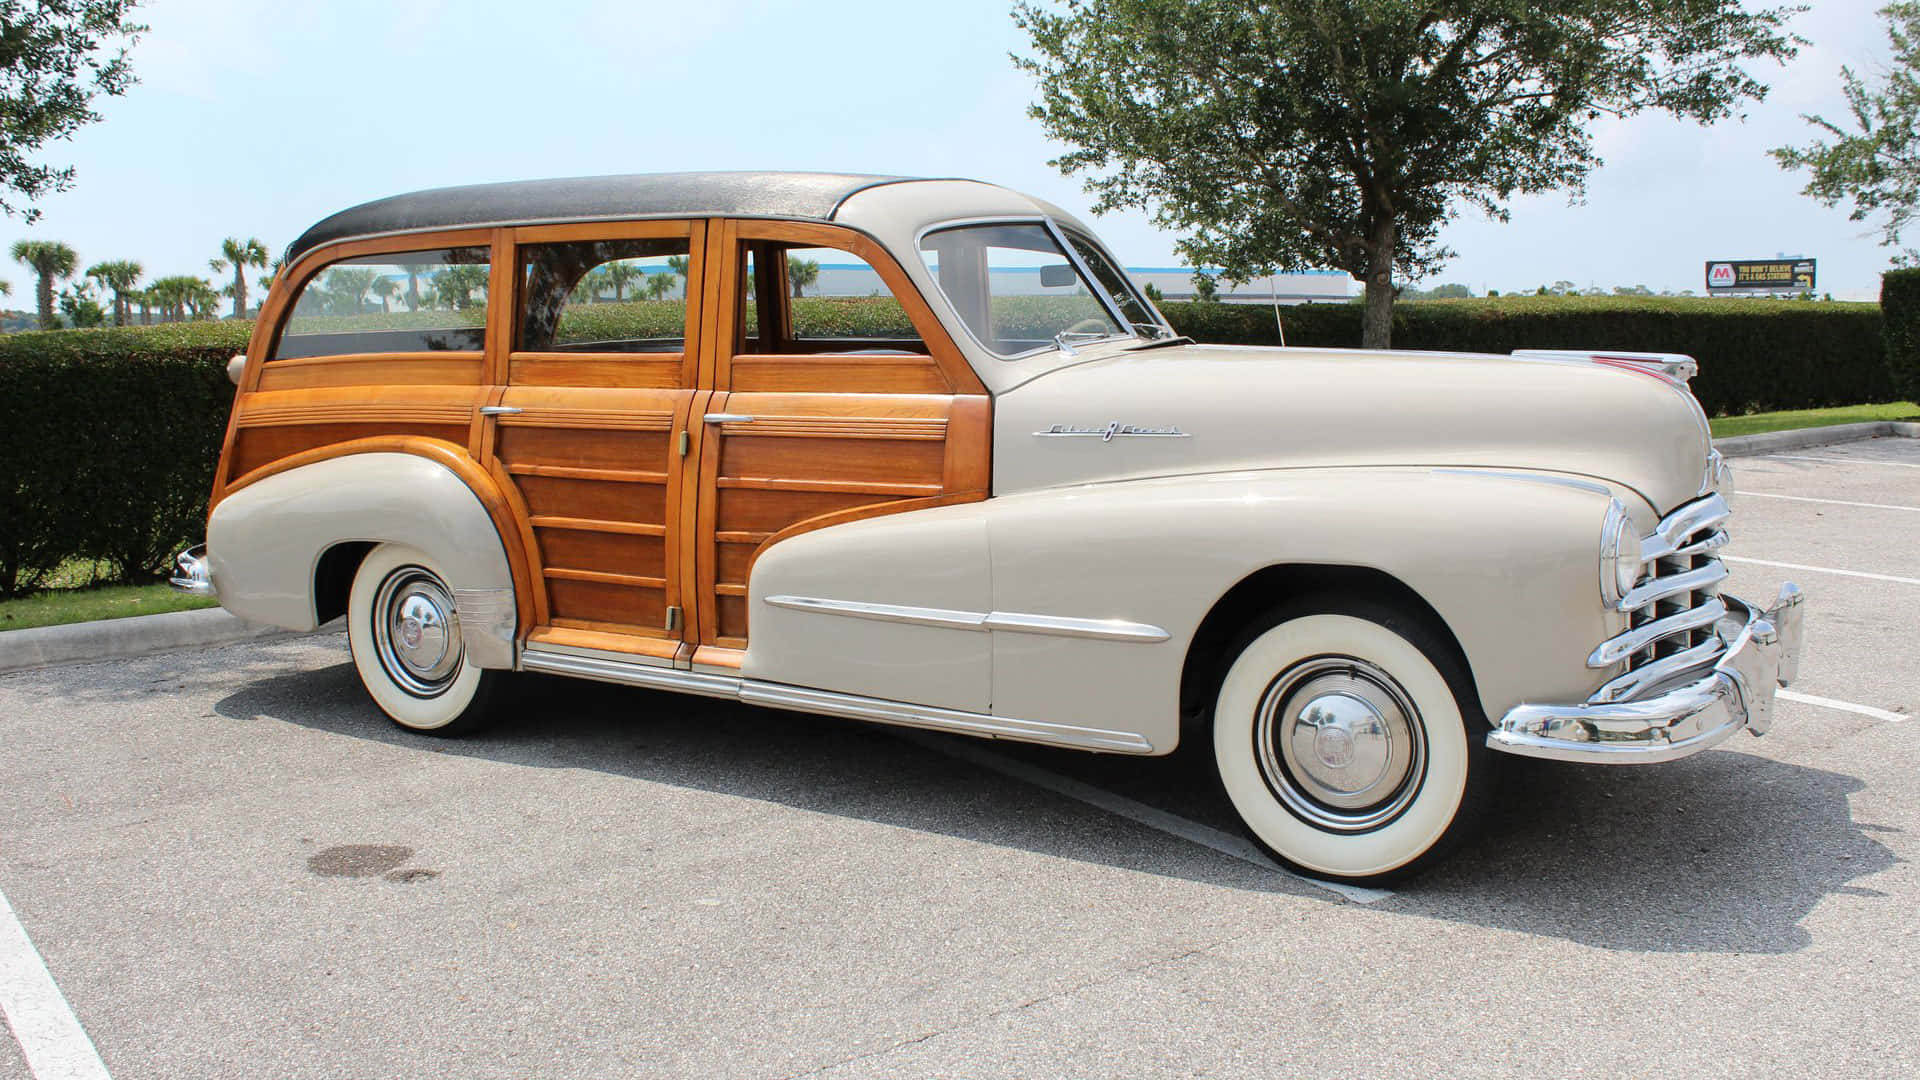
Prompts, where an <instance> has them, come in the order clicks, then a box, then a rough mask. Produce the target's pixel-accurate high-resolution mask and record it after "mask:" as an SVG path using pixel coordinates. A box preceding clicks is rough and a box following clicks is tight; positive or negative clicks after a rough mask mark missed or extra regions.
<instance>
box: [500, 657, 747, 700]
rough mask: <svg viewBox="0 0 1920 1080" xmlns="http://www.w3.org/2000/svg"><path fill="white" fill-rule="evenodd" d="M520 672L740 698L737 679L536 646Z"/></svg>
mask: <svg viewBox="0 0 1920 1080" xmlns="http://www.w3.org/2000/svg"><path fill="white" fill-rule="evenodd" d="M520 669H521V670H522V671H544V672H548V673H550V674H554V675H572V676H574V677H576V678H581V679H594V680H597V681H599V682H610V683H619V684H621V685H622V686H644V687H647V688H649V689H653V690H680V691H683V692H685V693H689V694H703V695H705V696H707V697H718V698H734V697H739V696H740V680H739V679H737V678H729V677H727V676H724V675H701V674H698V673H696V672H692V671H680V670H677V669H675V668H660V667H652V666H650V665H647V664H635V663H629V662H627V661H624V660H608V659H603V658H601V657H594V656H575V655H573V654H571V653H552V652H546V651H544V650H543V649H541V648H540V646H538V645H534V646H529V647H528V648H527V649H526V651H524V652H522V653H521V654H520Z"/></svg>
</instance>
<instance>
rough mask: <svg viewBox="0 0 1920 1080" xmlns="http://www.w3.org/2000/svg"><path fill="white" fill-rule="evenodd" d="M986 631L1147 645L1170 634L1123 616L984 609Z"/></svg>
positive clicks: (1162, 639)
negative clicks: (1080, 616) (1079, 616)
mask: <svg viewBox="0 0 1920 1080" xmlns="http://www.w3.org/2000/svg"><path fill="white" fill-rule="evenodd" d="M986 627H987V629H989V630H1006V631H1009V632H1011V633H1015V634H1047V635H1050V636H1053V637H1077V638H1093V639H1095V640H1097V641H1138V642H1142V643H1145V644H1151V643H1153V642H1156V641H1165V640H1167V638H1169V637H1171V636H1172V635H1171V634H1169V633H1167V632H1166V631H1165V630H1162V629H1160V628H1159V627H1157V626H1153V625H1150V624H1148V623H1137V622H1127V621H1126V620H1125V619H1070V618H1066V617H1064V616H1060V615H1026V614H1022V613H1021V612H1017V611H989V612H987V622H986Z"/></svg>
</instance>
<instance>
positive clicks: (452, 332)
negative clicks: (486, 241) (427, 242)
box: [273, 247, 490, 360]
mask: <svg viewBox="0 0 1920 1080" xmlns="http://www.w3.org/2000/svg"><path fill="white" fill-rule="evenodd" d="M489 258H490V255H489V252H488V250H487V249H486V248H484V247H471V248H443V249H440V250H436V251H407V252H396V253H391V254H380V255H367V256H361V257H358V258H351V259H342V260H340V261H339V262H336V263H333V264H331V265H329V266H327V267H326V268H324V269H322V270H321V271H320V272H319V273H317V274H315V275H313V276H312V277H311V278H308V279H307V283H306V284H305V285H304V286H302V287H301V289H300V295H299V297H298V298H297V299H296V300H295V301H294V304H293V310H292V313H291V314H290V315H289V316H288V317H287V321H286V323H285V324H284V325H283V326H282V328H281V330H280V340H279V341H278V342H277V343H276V344H275V346H274V350H273V359H275V360H291V359H296V358H299V357H307V356H353V355H364V354H368V353H418V352H449V351H451V352H479V351H480V350H481V349H483V348H484V347H485V342H486V336H487V272H488V261H489Z"/></svg>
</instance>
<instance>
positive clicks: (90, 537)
mask: <svg viewBox="0 0 1920 1080" xmlns="http://www.w3.org/2000/svg"><path fill="white" fill-rule="evenodd" d="M251 330H252V324H250V323H176V324H172V325H168V326H156V327H128V328H126V329H102V330H59V331H52V332H47V333H41V332H29V333H20V334H7V335H3V336H0V401H5V402H7V421H6V423H5V424H0V596H11V595H16V594H18V593H21V592H25V591H27V590H28V589H31V588H32V587H33V586H34V585H35V584H36V583H37V582H38V581H39V580H40V579H41V578H42V577H44V576H45V575H46V574H47V573H48V572H50V571H52V570H53V569H54V568H56V567H58V566H59V565H60V564H61V563H62V562H64V561H66V560H67V559H69V558H76V557H77V558H87V559H105V560H107V561H108V562H109V563H110V564H111V565H112V567H113V569H114V571H115V573H116V576H117V577H118V578H120V579H121V580H126V581H140V580H151V579H152V578H154V577H155V576H157V575H158V574H160V573H162V572H164V571H165V570H166V568H167V566H168V564H169V562H170V560H171V557H172V555H173V553H174V552H175V551H176V550H178V549H179V547H180V546H181V545H183V544H185V543H187V542H188V541H190V540H195V539H198V537H199V536H200V534H201V532H202V531H203V529H204V528H205V525H206V521H205V518H206V512H207V495H208V492H209V491H210V490H211V488H212V486H213V470H214V465H215V464H216V463H217V461H218V460H219V457H220V440H221V437H222V435H223V433H224V432H225V430H226V423H227V412H228V410H229V408H230V407H231V405H232V402H233V386H232V385H231V384H230V383H228V382H227V375H226V365H227V359H228V358H229V357H231V356H232V355H233V354H234V353H236V352H239V351H241V350H243V349H245V348H246V344H247V335H248V333H249V332H250V331H251Z"/></svg>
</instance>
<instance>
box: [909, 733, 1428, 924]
mask: <svg viewBox="0 0 1920 1080" xmlns="http://www.w3.org/2000/svg"><path fill="white" fill-rule="evenodd" d="M895 734H897V735H898V736H899V737H900V738H902V739H905V740H907V741H908V742H911V743H914V744H915V745H918V746H923V747H926V748H927V749H929V750H932V751H935V752H936V753H941V754H945V755H947V756H948V757H953V758H959V759H960V760H961V761H966V762H970V763H972V764H974V765H978V766H980V767H981V768H983V769H991V770H993V771H994V772H997V773H1000V774H1002V775H1004V776H1011V777H1013V778H1014V779H1016V780H1024V781H1026V782H1027V783H1029V784H1032V785H1034V786H1035V787H1043V788H1046V789H1047V790H1048V791H1051V792H1054V793H1055V794H1058V795H1065V796H1066V797H1067V798H1069V799H1076V800H1078V801H1080V802H1083V803H1086V804H1087V805H1088V806H1097V807H1099V808H1100V809H1102V810H1105V811H1107V812H1108V813H1111V814H1119V815H1120V816H1121V817H1124V818H1129V819H1131V820H1133V821H1137V822H1139V823H1140V824H1142V825H1145V826H1147V827H1148V828H1150V829H1158V830H1159V831H1161V832H1163V833H1167V834H1168V835H1171V836H1177V837H1179V838H1180V839H1182V840H1187V841H1191V842H1192V843H1195V844H1199V845H1200V846H1201V847H1208V848H1212V849H1213V850H1215V851H1217V852H1219V853H1221V854H1222V855H1231V856H1233V857H1234V858H1236V859H1239V860H1241V861H1243V862H1250V863H1252V864H1253V865H1255V866H1258V867H1260V868H1262V869H1265V870H1272V871H1273V872H1274V873H1277V874H1285V875H1286V876H1288V877H1290V878H1296V879H1298V880H1300V881H1304V882H1306V883H1307V884H1309V885H1318V886H1319V887H1320V888H1322V889H1325V890H1327V891H1328V892H1332V893H1337V894H1339V895H1341V896H1344V897H1346V898H1347V899H1348V900H1351V901H1353V902H1354V903H1356V904H1374V903H1378V902H1380V901H1382V900H1385V899H1388V898H1389V897H1391V896H1392V895H1393V893H1392V892H1391V891H1389V890H1387V889H1368V888H1364V887H1362V886H1359V885H1342V884H1340V883H1339V882H1334V881H1321V880H1319V879H1317V878H1310V877H1305V876H1303V875H1300V874H1296V873H1294V872H1293V871H1291V870H1288V869H1287V868H1286V867H1284V866H1281V865H1280V864H1279V863H1276V862H1274V861H1273V860H1272V859H1270V858H1268V857H1267V853H1266V852H1264V851H1261V850H1260V849H1259V847H1257V846H1255V844H1254V843H1253V841H1251V840H1248V839H1246V838H1245V837H1241V836H1235V835H1233V834H1232V833H1227V832H1221V831H1220V830H1219V829H1216V828H1213V827H1212V826H1209V825H1202V824H1200V823H1199V822H1197V821H1188V820H1187V819H1186V818H1183V817H1181V816H1180V815H1178V814H1169V813H1167V812H1166V811H1165V810H1161V809H1159V808H1158V807H1153V806H1148V805H1147V804H1146V803H1143V802H1138V801H1136V800H1133V799H1129V798H1127V797H1126V796H1125V795H1115V794H1114V793H1113V792H1111V791H1104V790H1102V789H1100V788H1097V787H1094V786H1093V785H1092V784H1083V783H1081V782H1080V781H1078V780H1075V779H1072V778H1071V777H1066V776H1061V775H1059V774H1057V773H1051V772H1048V771H1047V770H1045V769H1042V768H1040V767H1038V766H1035V765H1029V764H1027V763H1026V762H1024V761H1017V760H1015V759H1013V758H1008V757H1002V756H1000V755H999V754H996V753H993V752H992V751H990V750H986V749H983V748H981V747H980V746H978V745H976V744H974V743H973V742H972V741H970V740H964V739H952V740H946V739H938V738H935V737H933V736H929V735H923V734H921V733H919V732H913V731H902V732H896V733H895Z"/></svg>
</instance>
